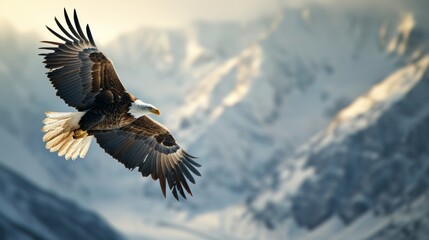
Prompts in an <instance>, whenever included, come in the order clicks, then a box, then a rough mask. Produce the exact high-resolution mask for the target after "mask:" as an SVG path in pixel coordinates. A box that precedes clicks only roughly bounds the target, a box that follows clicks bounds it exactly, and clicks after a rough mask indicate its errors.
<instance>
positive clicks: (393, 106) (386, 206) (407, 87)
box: [249, 56, 429, 239]
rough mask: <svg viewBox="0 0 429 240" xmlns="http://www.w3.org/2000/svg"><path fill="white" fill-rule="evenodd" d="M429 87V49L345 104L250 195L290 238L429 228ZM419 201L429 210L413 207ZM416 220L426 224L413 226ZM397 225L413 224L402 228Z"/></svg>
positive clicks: (258, 211) (259, 214) (263, 217)
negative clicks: (261, 188) (262, 187)
mask: <svg viewBox="0 0 429 240" xmlns="http://www.w3.org/2000/svg"><path fill="white" fill-rule="evenodd" d="M428 89H429V56H424V57H422V58H421V59H419V60H418V61H416V62H414V63H410V64H408V65H407V66H405V67H403V68H401V69H399V70H397V71H396V72H394V73H393V74H392V75H390V76H388V77H387V78H386V79H385V80H383V81H382V82H381V83H379V84H377V85H375V86H374V87H372V88H371V90H370V91H369V92H367V93H366V94H364V95H362V96H361V97H359V98H357V99H356V100H355V101H354V102H353V103H352V104H350V105H349V106H348V107H347V108H345V109H343V110H341V111H340V112H339V113H338V114H337V115H336V117H335V118H333V120H332V122H331V123H330V125H329V126H328V127H327V129H326V130H325V131H323V132H322V133H321V134H319V135H318V136H317V137H315V138H314V139H313V140H312V141H311V142H310V143H309V144H307V145H305V146H303V147H302V149H301V150H300V151H299V152H298V153H297V154H296V156H294V157H292V158H290V159H287V160H286V161H284V162H282V163H281V164H279V165H278V166H276V167H277V169H276V171H275V173H273V176H274V177H273V178H272V179H270V186H271V188H270V189H269V190H267V191H263V193H261V194H259V195H257V197H256V198H255V199H252V200H251V201H250V204H249V206H250V208H251V209H253V211H254V214H255V216H256V218H257V221H261V222H263V223H264V224H265V225H266V226H267V227H268V228H270V229H275V232H277V233H278V234H281V235H282V236H284V235H283V234H285V235H286V236H288V239H302V238H303V236H306V237H307V238H311V236H313V237H316V238H315V239H318V238H319V237H320V236H321V235H320V234H322V233H323V234H331V235H332V236H331V237H329V238H330V239H334V236H335V237H337V238H335V239H344V237H345V236H348V239H351V236H354V237H355V238H356V239H365V238H369V239H373V238H374V239H380V238H384V239H403V237H404V236H405V237H406V238H407V239H414V238H413V237H417V236H420V237H421V236H423V235H422V233H421V232H419V231H423V233H424V231H426V230H425V229H427V227H428V225H427V221H428V216H427V215H426V213H427V209H428V207H429V205H428V202H426V201H427V196H428V194H429V184H428V181H427V176H429V155H428V146H429V145H428V144H427V142H428V141H427V140H426V136H427V135H428V130H429V128H428V126H429V105H427V104H426V103H427V102H428V100H429V95H428V94H427V90H428ZM424 199H426V200H424ZM414 205H418V206H419V208H421V210H422V211H423V212H425V214H421V213H419V212H418V211H416V210H412V209H413V208H417V207H414ZM400 208H403V209H402V210H398V209H400ZM398 211H399V212H400V213H397V212H398ZM408 212H412V214H411V213H408ZM395 214H396V215H395ZM416 214H420V215H418V216H419V217H414V215H416ZM398 215H399V216H398ZM408 215H410V216H408ZM413 217H414V218H413ZM361 218H363V219H365V220H361ZM398 219H399V220H398ZM333 221H335V223H334V222H333ZM418 222H421V223H420V224H426V225H423V226H419V223H418ZM406 224H408V225H410V226H407V225H406ZM292 225H293V226H294V227H295V228H298V229H301V232H300V233H299V234H297V235H292V234H295V233H296V232H297V231H296V230H295V233H292V234H291V232H292V231H290V228H291V226H292ZM414 225H416V226H415V227H416V228H421V230H419V231H417V232H416V231H414V230H412V229H411V228H412V227H413V226H414ZM319 228H320V229H321V230H320V229H319ZM363 228H364V229H365V231H363V232H360V231H362V230H363ZM396 228H404V229H409V232H405V233H401V234H400V235H396V234H394V232H395V231H399V230H397V229H396ZM393 229H395V230H393ZM311 230H313V231H312V232H311V233H308V232H309V231H311ZM353 231H356V232H353ZM404 231H405V230H404ZM315 232H316V233H315ZM357 232H359V234H357ZM317 233H318V234H317ZM352 233H353V234H352ZM288 234H291V235H288ZM300 234H302V235H300ZM305 234H309V236H307V235H305ZM326 236H327V235H326ZM387 236H389V237H387ZM319 239H320V238H319ZM419 239H423V238H419Z"/></svg>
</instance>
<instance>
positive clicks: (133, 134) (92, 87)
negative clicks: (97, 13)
mask: <svg viewBox="0 0 429 240" xmlns="http://www.w3.org/2000/svg"><path fill="white" fill-rule="evenodd" d="M64 17H65V21H66V24H67V26H66V27H67V28H68V30H67V29H66V28H65V27H64V26H63V25H61V23H60V22H59V21H58V20H57V18H55V22H56V24H57V25H58V28H59V29H60V30H61V32H62V33H63V34H64V35H61V34H59V33H57V32H55V31H54V30H52V29H51V28H49V27H47V28H48V30H49V31H50V32H51V33H52V34H54V35H55V36H56V37H58V38H59V39H61V42H52V41H42V42H43V43H47V44H50V45H51V46H50V47H42V48H41V49H44V50H49V51H51V52H49V53H42V54H40V55H42V56H44V59H45V61H44V62H43V63H44V64H45V67H46V68H48V69H49V72H47V75H48V78H49V80H50V81H51V83H52V85H53V86H54V88H55V89H56V90H57V96H59V97H60V98H62V99H63V100H64V101H65V102H66V104H68V105H69V106H71V107H74V108H76V109H77V110H78V112H70V113H60V112H46V116H47V117H46V118H45V119H44V121H43V123H44V124H45V125H44V126H43V128H42V131H43V132H45V135H44V136H43V141H44V142H46V148H47V149H49V150H50V151H51V152H58V155H59V156H65V158H66V159H70V158H71V159H73V160H74V159H76V158H77V157H80V158H84V157H85V155H86V153H87V151H88V149H89V146H90V144H91V141H92V138H94V137H95V139H96V140H97V143H98V144H99V145H100V146H101V147H102V148H103V149H104V150H105V151H106V152H107V153H108V154H110V155H111V156H112V157H114V158H115V159H117V160H118V161H119V162H121V163H122V164H124V165H125V167H127V168H129V169H134V168H138V170H139V172H141V174H142V175H143V176H144V177H146V176H149V175H151V176H152V178H153V179H154V180H157V179H159V183H160V186H161V190H162V193H163V195H164V197H165V195H166V184H168V187H169V188H170V190H171V191H172V193H173V195H174V197H175V198H176V199H177V200H178V193H177V192H179V193H180V195H182V197H184V198H186V195H185V191H186V192H188V194H190V195H192V192H191V190H190V188H189V185H188V181H189V182H191V183H195V179H194V177H193V174H195V175H198V176H200V173H199V172H198V170H197V169H196V167H200V165H199V164H198V163H196V162H195V161H194V160H195V157H193V156H191V155H189V154H188V153H186V152H185V151H184V150H183V149H182V148H181V147H180V146H179V144H177V142H176V140H175V139H174V138H173V136H172V135H171V133H170V132H169V131H168V129H167V128H166V127H164V126H163V125H161V124H160V123H158V122H156V121H155V120H153V119H151V118H150V117H148V116H147V115H149V114H156V115H159V114H160V111H159V109H158V108H156V107H155V106H153V105H152V104H149V103H145V102H143V101H142V100H139V99H138V98H136V97H135V96H134V95H132V94H131V93H129V92H127V90H126V89H125V88H124V86H123V85H122V83H121V80H120V79H119V76H118V74H117V73H116V70H115V68H114V67H113V64H112V62H111V61H110V60H109V59H108V58H107V57H106V56H105V55H104V54H103V53H102V52H101V51H100V50H99V49H98V48H97V46H96V44H95V41H94V39H93V37H92V34H91V30H90V28H89V26H88V25H86V29H85V30H86V34H85V32H84V31H83V29H82V28H81V26H80V23H79V19H78V17H77V14H76V10H75V11H74V14H73V22H74V24H73V22H72V21H71V20H70V18H69V16H68V14H67V11H66V10H65V9H64Z"/></svg>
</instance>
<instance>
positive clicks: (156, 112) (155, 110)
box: [151, 108, 161, 116]
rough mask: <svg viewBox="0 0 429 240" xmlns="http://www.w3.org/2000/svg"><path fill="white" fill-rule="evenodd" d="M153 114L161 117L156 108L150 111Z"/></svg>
mask: <svg viewBox="0 0 429 240" xmlns="http://www.w3.org/2000/svg"><path fill="white" fill-rule="evenodd" d="M151 112H152V113H153V114H156V115H158V116H159V115H161V112H160V111H159V109H157V108H154V109H152V111H151Z"/></svg>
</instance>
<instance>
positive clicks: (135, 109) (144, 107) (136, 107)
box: [128, 99, 161, 118]
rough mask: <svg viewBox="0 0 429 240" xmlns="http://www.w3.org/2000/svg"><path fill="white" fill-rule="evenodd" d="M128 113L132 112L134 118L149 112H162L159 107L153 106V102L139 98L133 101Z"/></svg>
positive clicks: (158, 113) (157, 113)
mask: <svg viewBox="0 0 429 240" xmlns="http://www.w3.org/2000/svg"><path fill="white" fill-rule="evenodd" d="M128 113H129V114H131V116H133V117H134V118H139V117H141V116H144V115H148V114H152V113H153V114H156V115H160V114H161V112H160V111H159V109H158V108H156V107H155V106H153V105H152V104H149V103H145V102H143V101H141V100H139V99H137V100H135V101H134V102H132V103H131V106H130V107H129V109H128Z"/></svg>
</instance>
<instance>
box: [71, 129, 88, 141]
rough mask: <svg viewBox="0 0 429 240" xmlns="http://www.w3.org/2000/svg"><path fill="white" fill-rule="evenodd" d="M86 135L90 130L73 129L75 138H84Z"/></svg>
mask: <svg viewBox="0 0 429 240" xmlns="http://www.w3.org/2000/svg"><path fill="white" fill-rule="evenodd" d="M86 136H88V132H87V131H84V130H82V129H80V128H79V129H76V130H74V131H73V138H74V139H78V138H84V137H86Z"/></svg>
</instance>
